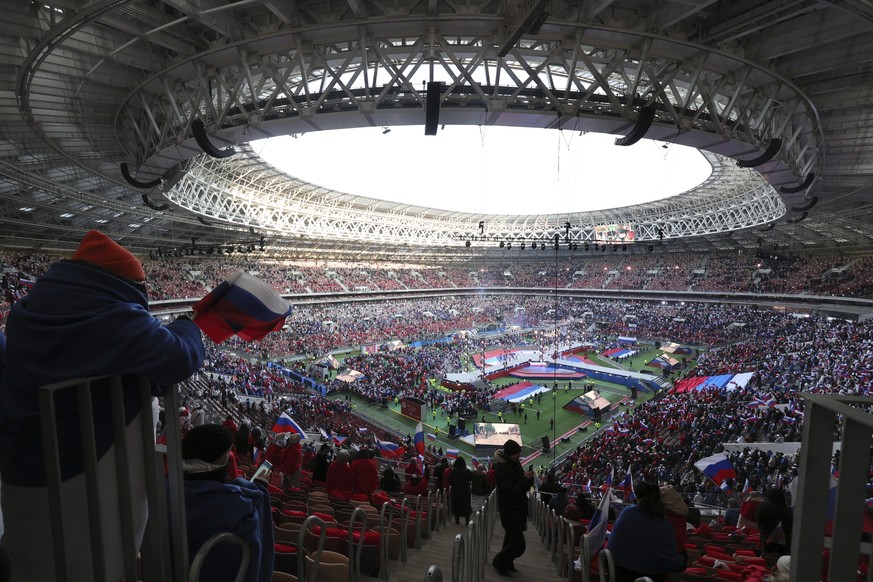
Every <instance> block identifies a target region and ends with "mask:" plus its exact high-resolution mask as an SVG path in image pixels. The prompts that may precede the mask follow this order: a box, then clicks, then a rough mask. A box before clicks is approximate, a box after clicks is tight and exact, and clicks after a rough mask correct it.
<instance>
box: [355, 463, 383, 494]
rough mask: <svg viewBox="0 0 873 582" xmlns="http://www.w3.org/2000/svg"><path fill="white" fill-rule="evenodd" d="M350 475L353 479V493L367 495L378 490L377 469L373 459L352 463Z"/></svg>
mask: <svg viewBox="0 0 873 582" xmlns="http://www.w3.org/2000/svg"><path fill="white" fill-rule="evenodd" d="M351 467H352V474H353V475H354V478H355V486H354V491H355V493H364V494H366V495H369V494H370V493H372V492H373V491H375V490H376V489H378V488H379V467H378V466H377V465H376V461H374V460H373V459H357V460H355V461H352V465H351Z"/></svg>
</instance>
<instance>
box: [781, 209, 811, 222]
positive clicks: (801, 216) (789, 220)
mask: <svg viewBox="0 0 873 582" xmlns="http://www.w3.org/2000/svg"><path fill="white" fill-rule="evenodd" d="M807 216H809V212H804V213H803V214H801V215H800V218H786V219H785V222H786V223H787V224H797V223H798V222H802V221H804V220H806V217H807Z"/></svg>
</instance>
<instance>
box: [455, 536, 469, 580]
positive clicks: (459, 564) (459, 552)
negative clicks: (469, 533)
mask: <svg viewBox="0 0 873 582" xmlns="http://www.w3.org/2000/svg"><path fill="white" fill-rule="evenodd" d="M465 557H466V556H465V555H464V535H463V534H457V535H456V536H455V541H454V543H453V544H452V582H462V580H463V579H464V577H463V573H464V566H465V565H466V560H465ZM470 582H472V580H471V581H470Z"/></svg>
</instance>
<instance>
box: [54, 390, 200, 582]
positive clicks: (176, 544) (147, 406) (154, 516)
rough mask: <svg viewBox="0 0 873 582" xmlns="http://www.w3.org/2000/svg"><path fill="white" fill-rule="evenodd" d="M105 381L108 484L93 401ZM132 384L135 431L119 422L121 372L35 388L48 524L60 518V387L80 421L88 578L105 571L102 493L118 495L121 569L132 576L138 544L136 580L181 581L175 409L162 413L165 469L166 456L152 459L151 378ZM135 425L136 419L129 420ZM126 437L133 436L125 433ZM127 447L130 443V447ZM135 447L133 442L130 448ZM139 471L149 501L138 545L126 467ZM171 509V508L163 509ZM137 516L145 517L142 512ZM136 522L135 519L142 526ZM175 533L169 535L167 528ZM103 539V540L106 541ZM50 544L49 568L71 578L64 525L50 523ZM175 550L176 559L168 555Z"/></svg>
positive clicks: (172, 401) (183, 550) (173, 403)
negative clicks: (71, 397)
mask: <svg viewBox="0 0 873 582" xmlns="http://www.w3.org/2000/svg"><path fill="white" fill-rule="evenodd" d="M97 383H100V384H101V385H102V384H104V383H108V385H109V386H108V394H109V405H110V409H111V411H112V413H111V415H110V416H111V424H112V431H113V447H114V452H113V453H112V456H113V457H114V461H115V465H116V471H115V475H114V483H110V484H107V483H106V482H105V481H104V480H102V479H100V478H98V465H99V463H98V459H97V456H96V441H95V434H96V430H95V418H94V412H93V407H92V405H91V402H92V395H91V393H92V390H93V388H94V386H95V384H97ZM137 384H138V385H137V386H136V390H137V391H138V393H139V404H140V413H139V415H138V422H139V423H140V431H139V434H135V432H134V431H133V430H131V431H130V432H128V431H127V429H128V428H129V427H128V426H127V424H126V422H125V407H124V402H123V393H124V391H125V390H131V389H133V388H132V387H128V386H125V384H124V382H123V380H122V377H121V376H120V375H105V376H95V377H90V378H79V379H73V380H69V381H65V382H59V383H56V384H52V385H48V386H42V387H40V388H39V390H38V399H39V410H40V425H41V426H40V428H41V433H42V438H43V458H44V463H45V469H46V489H47V492H48V501H49V504H48V509H49V515H50V519H51V521H52V523H57V524H61V523H63V520H62V519H61V516H62V514H63V511H64V507H63V502H62V494H61V492H62V485H61V471H60V447H59V444H58V436H59V435H58V428H57V424H56V418H57V415H56V402H55V398H56V395H57V394H58V393H60V392H61V391H67V390H73V391H74V394H75V397H76V399H77V400H78V407H79V411H80V413H79V426H80V430H81V435H82V453H83V476H84V482H85V494H86V504H87V525H88V530H89V539H90V542H91V556H90V557H91V567H92V569H93V572H92V574H93V577H94V579H97V580H103V579H105V578H106V576H107V572H106V564H105V559H104V557H105V552H106V551H107V548H106V546H105V544H104V540H106V534H107V532H105V531H104V528H103V520H101V513H102V511H103V508H102V507H101V505H103V503H104V502H105V500H106V499H108V498H110V497H116V498H117V500H118V510H119V514H118V524H119V529H120V539H121V543H120V546H121V547H120V550H119V551H120V553H121V555H122V558H123V570H124V576H125V577H126V578H128V579H132V580H135V579H137V574H136V572H137V564H136V555H137V552H138V551H140V550H141V551H142V555H143V556H144V559H143V565H142V569H143V571H142V579H143V580H145V581H146V582H157V581H165V580H176V581H183V580H185V579H187V568H188V563H189V562H188V543H187V539H188V536H187V522H186V517H185V493H184V483H183V480H182V470H181V454H180V442H179V441H180V439H179V437H178V435H179V434H180V433H179V418H178V415H174V414H171V415H167V418H166V430H167V434H168V435H169V438H168V439H167V447H166V452H167V456H166V461H167V470H168V473H167V474H165V472H164V463H162V462H158V459H157V455H158V450H157V448H156V445H155V432H154V427H155V423H154V415H153V412H152V399H153V397H152V393H151V381H150V380H149V379H148V378H145V377H142V376H140V377H139V378H138V380H137ZM164 402H165V406H166V409H167V410H177V409H178V392H177V390H176V387H175V385H174V386H171V387H168V388H167V390H166V392H165V394H164ZM130 426H134V425H132V424H131V425H130ZM131 439H132V440H131ZM129 449H130V450H129ZM133 449H139V450H138V451H137V452H136V454H131V453H132V450H133ZM134 467H136V472H137V473H138V474H139V473H140V472H141V474H142V477H140V478H141V479H143V480H144V489H145V501H146V502H147V507H148V520H147V521H146V522H145V533H144V536H143V540H142V547H141V548H137V547H136V534H135V531H136V528H137V523H136V522H137V516H136V515H135V512H136V511H137V507H136V506H135V505H134V503H133V496H134V492H133V485H132V479H131V472H132V471H133V470H134ZM168 508H169V510H168ZM142 517H145V515H143V516H142ZM141 526H142V524H140V527H141ZM170 531H172V532H173V535H172V536H169V535H168V532H170ZM107 541H108V540H107ZM51 543H52V547H53V549H54V570H55V578H56V580H58V582H66V581H67V580H69V578H70V572H69V571H68V569H67V555H66V554H67V552H66V542H65V532H64V528H63V527H55V528H52V539H51ZM171 556H174V557H175V559H173V558H171Z"/></svg>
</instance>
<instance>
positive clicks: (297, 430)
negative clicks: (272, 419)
mask: <svg viewBox="0 0 873 582" xmlns="http://www.w3.org/2000/svg"><path fill="white" fill-rule="evenodd" d="M273 432H277V433H288V434H299V435H300V438H301V439H305V438H306V433H305V432H303V427H301V426H300V425H299V424H297V422H296V421H295V420H294V419H293V418H291V417H290V416H289V415H288V413H287V412H283V413H282V414H280V415H279V418H277V419H276V424H274V425H273Z"/></svg>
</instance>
